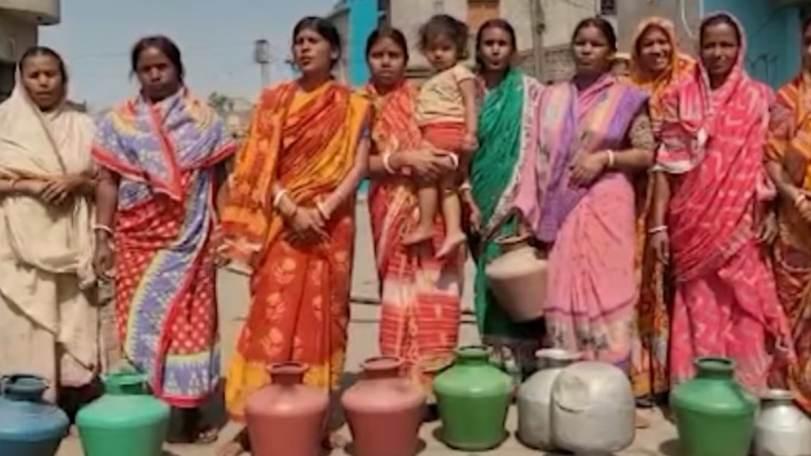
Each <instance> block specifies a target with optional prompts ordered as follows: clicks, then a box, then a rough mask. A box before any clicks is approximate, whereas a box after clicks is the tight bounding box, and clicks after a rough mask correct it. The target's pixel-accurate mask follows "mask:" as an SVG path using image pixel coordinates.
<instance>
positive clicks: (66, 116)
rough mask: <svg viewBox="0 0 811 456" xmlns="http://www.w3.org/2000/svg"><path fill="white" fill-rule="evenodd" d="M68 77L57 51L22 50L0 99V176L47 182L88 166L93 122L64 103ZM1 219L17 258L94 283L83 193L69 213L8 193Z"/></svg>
mask: <svg viewBox="0 0 811 456" xmlns="http://www.w3.org/2000/svg"><path fill="white" fill-rule="evenodd" d="M67 83H68V74H67V71H66V69H65V63H64V61H63V60H62V58H61V57H60V56H59V54H58V53H57V52H55V51H54V50H52V49H50V48H46V47H41V46H37V47H33V48H30V49H28V50H27V51H26V52H25V53H24V54H23V56H22V58H21V59H20V63H19V66H18V68H17V78H16V86H15V88H14V91H13V93H12V95H11V97H10V98H9V99H8V100H6V101H5V102H4V103H2V104H0V125H2V127H0V176H2V177H3V178H5V179H33V180H45V181H48V180H51V179H53V178H58V177H62V176H65V175H69V174H76V175H78V174H90V173H92V170H93V163H92V160H91V158H90V146H91V143H92V140H93V135H94V126H93V121H92V119H90V117H89V116H87V115H86V114H84V113H81V112H79V110H77V109H76V108H75V106H74V105H72V104H71V103H68V102H67ZM2 219H3V225H4V228H3V229H4V230H6V233H5V234H4V235H0V237H5V238H6V239H7V241H8V242H9V243H10V244H11V245H13V246H14V249H13V250H14V251H15V253H16V255H17V261H19V262H20V264H26V265H29V266H32V267H34V268H37V269H39V270H42V271H46V272H50V273H54V274H75V275H78V276H79V278H80V279H81V285H82V286H92V285H93V283H94V280H95V275H94V274H93V270H92V264H91V259H92V250H93V248H92V245H93V239H92V235H91V232H92V229H91V220H92V207H91V205H90V202H89V201H88V200H87V199H85V198H75V203H74V205H73V208H72V209H70V210H68V211H67V212H66V211H65V210H64V208H63V209H56V208H54V207H51V206H50V205H47V204H45V203H43V202H41V200H38V199H34V198H17V197H14V196H13V195H8V196H6V197H5V198H4V200H3V217H2ZM3 291H4V294H11V293H13V290H11V289H9V290H3ZM6 292H7V293H6Z"/></svg>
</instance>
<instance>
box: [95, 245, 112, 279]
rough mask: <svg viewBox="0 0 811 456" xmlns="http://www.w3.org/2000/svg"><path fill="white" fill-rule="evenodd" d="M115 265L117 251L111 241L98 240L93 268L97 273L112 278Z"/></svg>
mask: <svg viewBox="0 0 811 456" xmlns="http://www.w3.org/2000/svg"><path fill="white" fill-rule="evenodd" d="M114 265H115V252H114V251H113V247H112V246H111V245H110V242H109V241H108V240H106V239H104V240H98V241H97V242H96V252H95V254H94V255H93V269H94V270H95V271H96V275H97V276H99V277H102V278H106V279H110V278H111V277H112V275H113V274H112V271H113V266H114Z"/></svg>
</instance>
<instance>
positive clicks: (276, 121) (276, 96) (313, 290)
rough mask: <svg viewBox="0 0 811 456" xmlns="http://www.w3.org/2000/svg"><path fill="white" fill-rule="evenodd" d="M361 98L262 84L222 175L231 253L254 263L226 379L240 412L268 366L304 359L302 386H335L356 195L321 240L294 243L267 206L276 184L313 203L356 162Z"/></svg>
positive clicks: (331, 86) (336, 89)
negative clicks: (240, 143) (241, 141)
mask: <svg viewBox="0 0 811 456" xmlns="http://www.w3.org/2000/svg"><path fill="white" fill-rule="evenodd" d="M367 104H368V103H367V102H366V100H364V99H362V98H361V97H359V96H357V95H354V94H352V93H351V91H350V90H349V89H348V88H346V87H344V86H342V85H339V84H337V83H335V82H328V83H326V84H324V85H323V86H321V87H320V88H318V89H316V90H314V91H312V92H309V93H308V92H304V91H303V90H301V89H300V87H299V85H298V83H295V82H287V83H282V84H279V85H277V86H274V87H272V88H269V89H266V90H265V91H264V92H263V94H262V96H261V99H260V100H259V103H258V105H257V109H256V112H255V113H254V117H253V122H252V126H251V130H250V134H249V137H248V139H247V142H246V144H245V146H244V148H243V149H242V151H241V152H240V153H239V154H238V156H237V161H236V166H235V169H234V172H233V174H232V176H231V178H230V181H229V191H230V192H229V193H230V196H229V201H228V203H227V204H226V207H225V209H224V210H223V216H222V223H223V230H224V234H225V238H226V243H227V247H228V250H229V251H230V255H231V256H232V257H233V258H235V259H237V260H242V261H245V262H247V263H249V264H250V265H251V266H252V267H253V275H252V277H251V287H250V290H251V307H250V311H249V314H248V319H247V321H246V322H245V325H244V326H243V328H242V331H241V333H240V336H239V340H238V342H237V352H236V353H235V354H234V357H233V359H232V360H231V363H230V367H229V369H228V374H227V377H228V378H227V383H226V405H227V407H228V411H229V413H230V414H231V415H232V416H233V417H234V418H237V419H241V418H242V417H243V414H244V405H245V400H246V398H247V397H248V396H249V395H250V394H251V393H252V392H254V391H256V390H257V389H259V388H261V387H263V386H265V385H267V384H268V383H269V382H270V377H269V375H268V373H267V368H268V367H269V366H270V365H271V364H273V363H279V362H287V361H297V362H303V363H306V364H308V365H309V366H310V369H309V371H308V372H307V374H306V376H305V378H304V381H305V383H307V384H309V385H313V386H317V387H320V388H324V389H334V388H337V386H338V382H339V380H340V376H341V374H342V372H343V363H344V358H345V353H346V341H347V334H346V331H347V327H348V324H349V291H350V285H351V280H350V279H351V266H352V252H353V250H352V249H353V238H354V233H355V229H354V201H349V202H347V203H346V204H344V205H343V206H342V207H340V208H338V209H337V210H336V211H335V213H334V214H332V217H331V219H330V221H329V222H328V224H327V228H326V230H327V233H328V235H329V237H328V239H327V240H326V241H324V242H321V243H318V244H313V245H311V246H306V247H304V246H301V245H298V244H291V243H290V242H288V240H287V237H286V236H285V235H286V234H287V233H288V228H287V226H285V223H284V221H283V220H282V218H281V216H280V215H279V214H278V213H277V212H276V211H275V209H274V208H273V207H272V196H271V195H272V190H273V187H274V185H275V184H278V185H280V186H281V187H282V188H284V189H285V190H286V191H287V192H288V193H287V194H288V195H289V197H290V198H292V199H293V200H294V201H295V202H296V204H299V205H304V206H309V207H313V206H314V204H315V201H317V200H318V199H320V198H321V197H325V196H326V195H328V194H329V193H330V192H332V191H333V190H335V189H336V188H337V187H338V186H339V184H340V183H341V182H342V181H343V179H344V178H345V177H346V176H347V175H348V173H349V172H350V171H351V169H352V167H353V165H354V159H355V153H356V149H357V147H358V144H359V142H360V140H361V138H362V135H363V134H364V132H365V130H364V128H365V125H366V116H367V111H368V109H367Z"/></svg>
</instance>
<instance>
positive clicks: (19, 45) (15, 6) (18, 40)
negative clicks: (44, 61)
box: [0, 0, 60, 101]
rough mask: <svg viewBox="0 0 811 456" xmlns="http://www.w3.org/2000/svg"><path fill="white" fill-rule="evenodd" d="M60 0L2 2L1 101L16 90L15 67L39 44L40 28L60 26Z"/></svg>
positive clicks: (11, 0) (0, 26)
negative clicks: (26, 51)
mask: <svg viewBox="0 0 811 456" xmlns="http://www.w3.org/2000/svg"><path fill="white" fill-rule="evenodd" d="M59 7H60V4H59V0H0V101H2V100H4V99H5V98H6V97H8V95H9V94H10V93H11V90H12V89H13V88H14V65H15V62H17V60H18V59H19V58H20V56H21V55H22V53H23V52H25V50H26V49H28V48H29V47H31V46H33V45H35V44H37V29H38V27H39V26H40V25H52V24H57V23H59V18H60V10H59Z"/></svg>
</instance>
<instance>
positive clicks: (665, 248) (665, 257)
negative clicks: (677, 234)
mask: <svg viewBox="0 0 811 456" xmlns="http://www.w3.org/2000/svg"><path fill="white" fill-rule="evenodd" d="M649 236H650V239H649V241H648V242H649V244H648V248H650V249H651V250H653V253H654V254H655V255H656V261H658V262H659V263H662V264H664V265H667V264H668V263H670V237H669V236H668V235H667V231H659V232H657V233H653V234H650V235H649Z"/></svg>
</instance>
